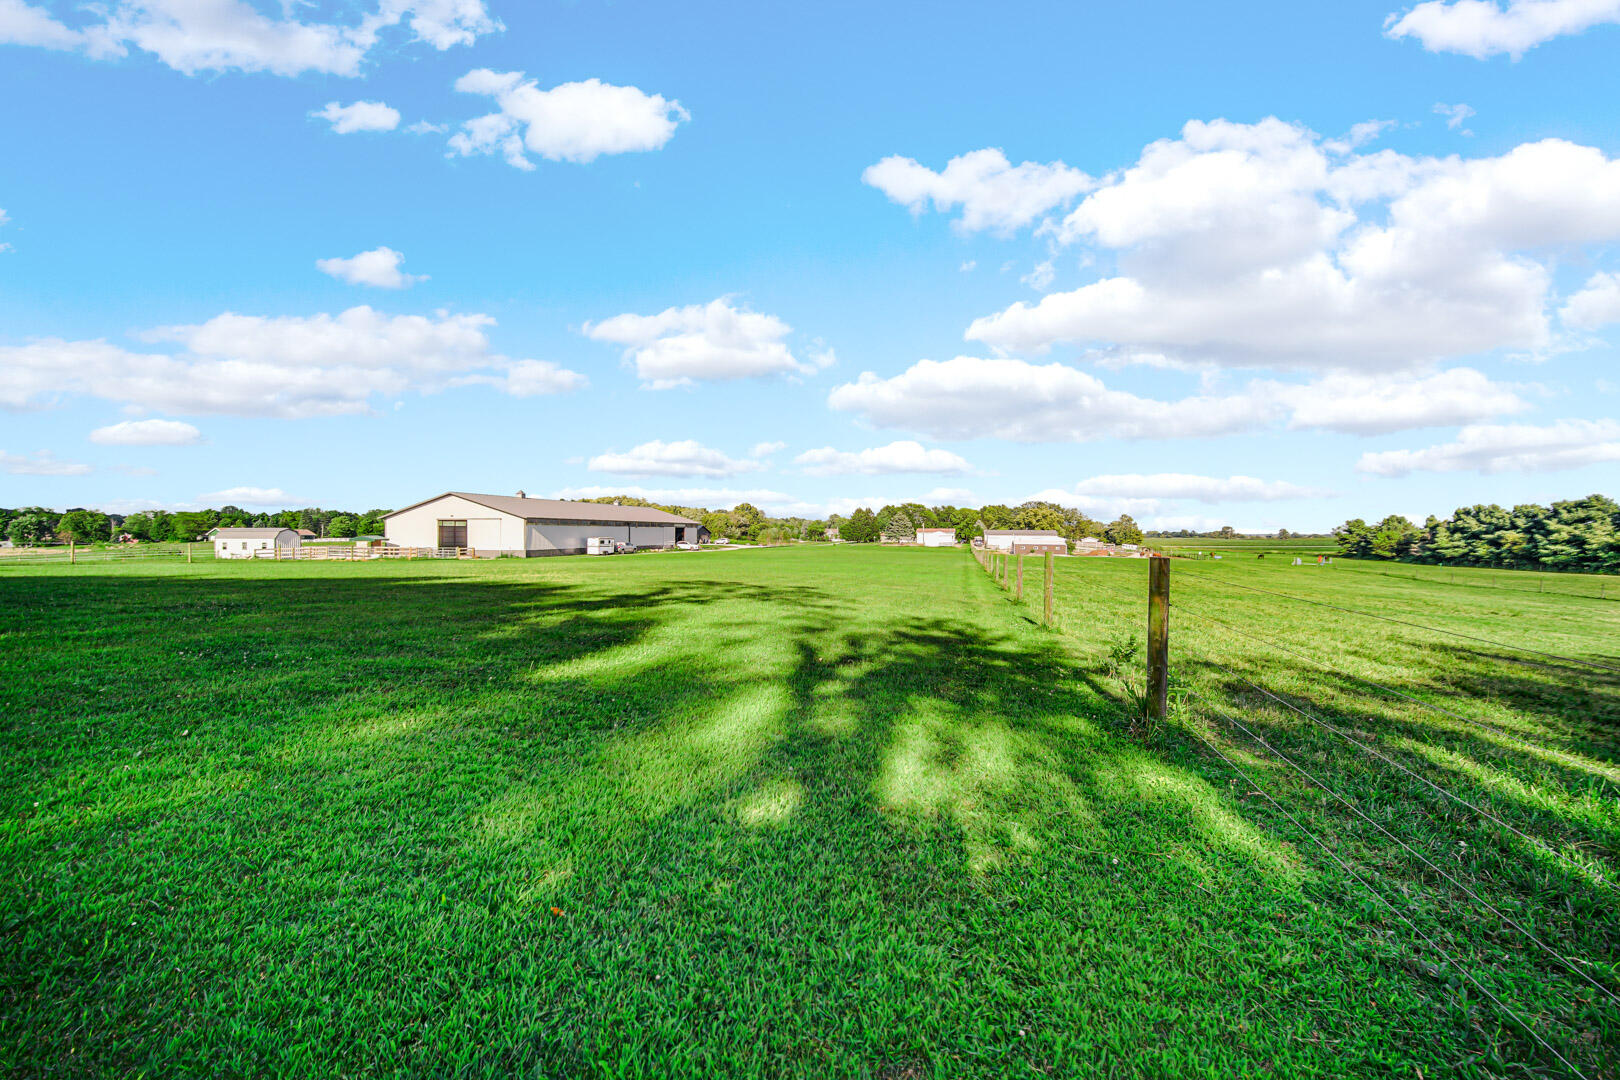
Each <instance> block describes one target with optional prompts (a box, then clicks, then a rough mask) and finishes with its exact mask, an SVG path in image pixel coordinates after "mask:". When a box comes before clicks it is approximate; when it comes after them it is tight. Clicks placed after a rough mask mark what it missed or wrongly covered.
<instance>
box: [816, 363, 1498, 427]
mask: <svg viewBox="0 0 1620 1080" xmlns="http://www.w3.org/2000/svg"><path fill="white" fill-rule="evenodd" d="M827 401H828V404H829V405H830V406H831V407H832V408H834V409H839V410H843V411H846V412H853V413H857V414H859V415H860V416H861V417H863V418H864V419H865V420H866V421H867V422H869V423H871V424H873V425H875V426H877V427H885V428H899V429H903V430H910V431H919V432H923V433H924V434H927V435H930V436H932V437H933V438H939V439H976V438H998V439H1010V440H1013V441H1016V442H1086V441H1089V440H1092V439H1101V438H1126V439H1147V438H1171V437H1176V438H1184V437H1197V436H1214V435H1233V434H1239V433H1244V432H1255V431H1262V430H1266V429H1268V428H1272V427H1275V426H1277V425H1279V424H1283V423H1286V424H1287V426H1288V427H1290V428H1294V429H1305V428H1311V429H1320V430H1327V431H1341V432H1349V433H1355V434H1370V433H1376V432H1388V431H1400V430H1406V429H1410V428H1420V427H1439V426H1449V425H1452V424H1460V423H1466V422H1469V421H1474V420H1481V419H1487V418H1490V417H1494V416H1500V415H1503V414H1506V413H1513V412H1519V411H1521V410H1523V409H1524V408H1525V407H1526V405H1525V402H1524V401H1523V399H1522V398H1521V397H1520V396H1519V394H1518V392H1517V391H1516V390H1515V388H1513V387H1511V386H1505V385H1503V384H1500V383H1496V382H1493V381H1491V380H1490V379H1489V378H1487V377H1486V376H1485V375H1483V374H1481V373H1480V372H1478V371H1475V370H1473V369H1472V368H1451V369H1447V370H1444V371H1437V372H1432V373H1422V374H1399V375H1381V376H1373V375H1359V374H1354V373H1348V372H1329V373H1327V374H1326V375H1324V376H1322V377H1320V378H1318V379H1316V380H1313V381H1310V382H1306V383H1284V382H1279V381H1275V380H1269V379H1266V380H1253V381H1251V382H1249V383H1247V384H1246V385H1244V386H1243V387H1241V388H1238V389H1236V390H1233V391H1230V392H1226V393H1218V392H1214V391H1206V392H1204V393H1201V394H1197V395H1194V396H1190V397H1185V398H1180V399H1175V400H1168V401H1166V400H1159V399H1155V398H1147V397H1142V396H1139V395H1136V394H1131V393H1128V392H1125V391H1122V390H1113V389H1110V388H1109V387H1108V386H1106V385H1105V384H1104V383H1103V381H1102V380H1101V379H1099V378H1097V376H1095V375H1092V374H1090V373H1089V372H1085V371H1081V370H1079V369H1078V368H1074V367H1070V366H1068V365H1065V364H1058V363H1048V364H1035V363H1031V362H1029V361H1027V360H1020V359H1017V358H1014V357H988V358H985V357H976V356H958V357H956V358H955V359H952V360H943V361H937V360H919V361H918V362H917V363H915V364H913V365H912V366H911V367H909V368H907V369H906V370H905V371H903V372H901V373H900V374H898V375H894V376H891V377H889V378H883V377H880V376H878V375H876V374H874V373H872V372H863V373H862V374H861V376H860V377H859V378H858V379H856V380H855V381H854V382H852V383H845V384H843V385H841V386H838V387H835V388H834V389H833V390H832V392H831V393H830V394H829V395H828V399H827Z"/></svg>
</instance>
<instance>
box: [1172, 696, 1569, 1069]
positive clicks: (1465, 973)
mask: <svg viewBox="0 0 1620 1080" xmlns="http://www.w3.org/2000/svg"><path fill="white" fill-rule="evenodd" d="M1188 693H1189V695H1190V696H1192V697H1194V698H1197V699H1198V700H1199V701H1204V702H1206V703H1207V699H1206V698H1204V697H1203V696H1202V695H1199V694H1196V693H1192V692H1191V691H1189V692H1188ZM1191 730H1193V732H1194V734H1196V735H1197V736H1198V738H1199V739H1200V740H1202V741H1203V743H1204V744H1205V745H1206V746H1208V747H1209V748H1210V749H1211V750H1213V751H1214V752H1215V754H1216V756H1217V757H1219V758H1220V759H1221V760H1222V761H1224V762H1226V764H1227V765H1228V766H1230V767H1231V769H1232V771H1233V772H1235V773H1237V774H1238V776H1240V777H1242V778H1243V780H1244V782H1245V783H1247V784H1248V785H1249V788H1250V790H1251V791H1255V792H1258V793H1259V794H1260V795H1261V796H1262V797H1263V798H1264V799H1265V800H1266V801H1267V802H1269V803H1270V804H1271V805H1272V806H1274V807H1276V809H1277V811H1278V812H1279V813H1280V814H1282V815H1283V817H1285V818H1287V819H1288V820H1289V821H1290V822H1292V823H1293V825H1294V827H1295V828H1297V829H1299V830H1300V831H1301V832H1303V833H1304V834H1305V835H1306V836H1308V837H1310V839H1311V841H1312V842H1313V843H1315V844H1316V846H1317V847H1319V848H1321V849H1322V850H1323V851H1324V852H1325V853H1326V854H1327V856H1328V857H1329V858H1331V859H1332V860H1333V861H1334V862H1335V863H1337V864H1338V865H1339V867H1340V868H1341V869H1342V870H1344V872H1345V873H1347V874H1349V875H1350V876H1351V877H1352V878H1354V879H1355V880H1356V881H1357V882H1359V883H1360V884H1361V885H1362V886H1363V887H1364V888H1366V890H1367V891H1368V892H1369V893H1371V894H1372V895H1373V897H1374V898H1375V899H1377V900H1378V902H1379V903H1381V904H1383V905H1384V907H1386V908H1388V909H1389V912H1390V914H1392V915H1394V916H1395V917H1396V918H1398V919H1400V920H1401V922H1403V923H1405V924H1406V925H1407V927H1408V928H1409V929H1410V930H1411V931H1412V933H1414V934H1415V935H1417V936H1418V938H1420V939H1421V940H1422V941H1423V942H1424V943H1425V944H1426V945H1428V946H1429V948H1430V949H1432V950H1434V952H1435V953H1437V954H1439V955H1440V956H1441V957H1443V958H1444V959H1445V961H1446V963H1448V964H1450V965H1451V966H1452V967H1453V968H1455V969H1456V971H1457V973H1458V974H1459V975H1461V976H1462V977H1463V978H1465V979H1467V980H1468V981H1469V982H1470V983H1472V984H1473V985H1474V986H1475V987H1476V988H1477V989H1478V990H1479V992H1480V993H1482V994H1484V995H1485V996H1486V997H1487V998H1488V999H1490V1001H1491V1002H1492V1003H1493V1004H1494V1005H1495V1006H1496V1007H1497V1008H1498V1009H1500V1010H1501V1011H1502V1012H1504V1013H1506V1014H1507V1015H1508V1016H1510V1017H1512V1018H1513V1020H1514V1022H1515V1023H1517V1024H1518V1025H1519V1026H1520V1027H1521V1028H1523V1029H1524V1032H1525V1034H1527V1035H1529V1036H1530V1037H1531V1038H1532V1039H1533V1040H1535V1041H1536V1042H1537V1043H1539V1044H1540V1045H1541V1047H1542V1049H1544V1050H1546V1051H1547V1053H1549V1054H1551V1055H1552V1056H1553V1057H1555V1058H1557V1059H1558V1062H1559V1064H1561V1065H1563V1066H1564V1068H1566V1069H1568V1070H1569V1071H1570V1072H1572V1073H1574V1074H1575V1075H1576V1076H1578V1077H1580V1078H1581V1080H1588V1077H1587V1076H1586V1074H1585V1073H1583V1072H1581V1070H1580V1069H1578V1068H1576V1067H1575V1066H1574V1065H1573V1064H1572V1063H1571V1062H1570V1061H1569V1059H1568V1058H1566V1057H1564V1055H1563V1054H1560V1053H1559V1052H1558V1051H1557V1050H1556V1049H1554V1048H1553V1046H1552V1044H1551V1043H1549V1042H1548V1041H1547V1040H1546V1039H1544V1038H1542V1037H1541V1035H1540V1034H1539V1033H1538V1032H1537V1031H1536V1029H1535V1028H1533V1027H1531V1026H1530V1024H1529V1023H1527V1022H1526V1021H1525V1019H1524V1018H1523V1017H1522V1016H1520V1015H1519V1014H1518V1013H1517V1012H1516V1011H1514V1010H1513V1009H1512V1008H1510V1007H1509V1006H1508V1005H1507V1004H1506V1003H1505V1002H1503V1001H1502V999H1501V998H1499V997H1497V996H1496V995H1495V994H1494V993H1492V992H1491V991H1490V989H1489V988H1488V987H1486V986H1485V984H1484V983H1482V982H1480V981H1479V980H1478V979H1476V978H1475V977H1474V975H1473V973H1472V972H1470V971H1469V970H1468V969H1467V968H1465V967H1463V966H1462V964H1461V963H1459V962H1458V961H1457V959H1456V958H1455V957H1453V956H1452V955H1451V954H1450V953H1448V952H1447V951H1446V950H1445V949H1443V948H1441V947H1440V945H1439V944H1438V943H1437V942H1435V940H1434V939H1433V938H1431V937H1430V936H1429V935H1428V934H1425V933H1424V932H1423V931H1422V930H1421V929H1419V928H1418V926H1417V924H1416V923H1414V922H1413V921H1412V920H1411V919H1410V918H1408V917H1407V915H1406V914H1405V913H1404V912H1402V911H1401V910H1400V909H1399V908H1397V907H1396V906H1395V905H1394V904H1392V903H1390V902H1389V900H1388V898H1386V897H1385V896H1384V894H1383V893H1381V892H1379V891H1378V890H1377V889H1375V888H1373V887H1372V885H1371V884H1369V883H1368V882H1367V879H1366V878H1364V877H1362V876H1361V875H1360V874H1358V873H1356V871H1355V869H1354V868H1352V867H1351V866H1350V864H1349V863H1347V862H1345V861H1344V860H1343V859H1342V858H1340V857H1339V855H1338V853H1337V852H1335V851H1334V850H1333V849H1332V848H1330V847H1328V846H1327V844H1325V843H1323V841H1322V839H1321V838H1320V837H1318V836H1317V835H1316V834H1315V833H1314V832H1312V831H1311V830H1310V829H1309V828H1308V827H1307V826H1305V825H1304V824H1303V823H1302V822H1301V821H1300V820H1299V819H1298V818H1296V817H1295V816H1294V815H1293V814H1291V813H1289V812H1288V810H1287V808H1286V807H1284V806H1283V805H1282V804H1281V803H1279V802H1278V801H1277V800H1276V799H1275V798H1273V797H1272V796H1271V794H1270V793H1269V792H1267V791H1266V790H1265V789H1263V788H1261V787H1260V786H1259V785H1258V784H1256V783H1255V782H1254V780H1253V779H1252V778H1250V776H1249V774H1248V773H1246V772H1244V771H1243V769H1242V768H1240V767H1239V766H1238V764H1237V763H1236V762H1234V761H1233V760H1232V759H1231V758H1229V757H1227V756H1226V754H1225V753H1224V752H1223V751H1222V750H1221V748H1220V747H1219V746H1218V745H1216V743H1215V742H1214V740H1212V739H1210V738H1209V737H1208V736H1207V735H1205V734H1204V733H1203V732H1201V731H1198V730H1197V729H1196V728H1192V729H1191Z"/></svg>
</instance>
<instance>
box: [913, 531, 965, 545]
mask: <svg viewBox="0 0 1620 1080" xmlns="http://www.w3.org/2000/svg"><path fill="white" fill-rule="evenodd" d="M917 543H919V544H921V545H922V546H923V547H955V546H956V530H955V529H918V530H917Z"/></svg>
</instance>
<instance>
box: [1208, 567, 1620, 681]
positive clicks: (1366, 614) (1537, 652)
mask: <svg viewBox="0 0 1620 1080" xmlns="http://www.w3.org/2000/svg"><path fill="white" fill-rule="evenodd" d="M1190 576H1191V577H1193V578H1194V579H1196V580H1199V581H1213V582H1216V583H1217V584H1221V585H1229V586H1231V587H1232V588H1234V589H1248V590H1249V591H1250V592H1259V593H1267V594H1269V595H1271V596H1280V597H1282V598H1283V599H1285V600H1297V601H1299V602H1300V603H1302V604H1315V605H1316V606H1318V607H1325V608H1332V609H1333V610H1334V611H1342V612H1344V613H1345V614H1347V615H1357V616H1360V617H1361V618H1364V619H1377V620H1378V621H1379V622H1387V623H1394V624H1395V625H1397V626H1407V627H1411V628H1412V629H1415V630H1426V631H1428V632H1429V633H1432V634H1445V635H1447V636H1449V637H1454V638H1461V639H1462V640H1464V641H1476V642H1479V643H1480V644H1483V645H1490V646H1493V647H1494V648H1498V649H1506V650H1508V651H1509V652H1521V653H1529V654H1530V655H1532V656H1541V657H1545V658H1547V659H1549V660H1558V661H1560V662H1562V663H1566V664H1579V665H1581V666H1583V667H1589V668H1594V669H1596V670H1599V671H1612V672H1614V673H1615V674H1620V667H1616V666H1614V665H1613V664H1604V663H1601V662H1599V661H1597V660H1585V659H1582V658H1581V657H1578V656H1564V655H1562V654H1560V653H1554V652H1547V651H1545V650H1543V649H1529V648H1525V647H1524V646H1522V645H1509V644H1507V643H1505V642H1501V641H1496V640H1494V639H1492V638H1485V637H1478V636H1477V635H1474V634H1465V633H1463V632H1461V631H1460V630H1444V629H1442V628H1440V627H1438V626H1426V625H1424V624H1423V623H1415V622H1409V621H1408V620H1406V619H1396V618H1392V617H1390V616H1388V615H1375V614H1373V613H1372V612H1370V611H1358V610H1356V609H1355V608H1347V607H1342V606H1340V605H1339V604H1332V603H1329V602H1328V601H1326V600H1312V599H1311V598H1310V597H1308V596H1295V595H1294V594H1292V593H1285V592H1278V591H1277V590H1275V589H1262V588H1261V587H1260V586H1258V585H1245V584H1243V583H1242V582H1238V581H1229V580H1227V579H1226V578H1223V577H1219V576H1217V575H1215V574H1206V573H1204V572H1202V571H1197V570H1195V571H1193V573H1192V574H1191V575H1190ZM1502 659H1504V660H1508V661H1510V662H1512V663H1518V664H1530V663H1532V661H1529V660H1521V659H1519V658H1517V657H1512V656H1504V657H1502Z"/></svg>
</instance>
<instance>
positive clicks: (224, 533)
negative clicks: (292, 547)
mask: <svg viewBox="0 0 1620 1080" xmlns="http://www.w3.org/2000/svg"><path fill="white" fill-rule="evenodd" d="M292 531H293V530H292V529H250V528H246V527H243V526H237V525H229V526H224V527H221V528H218V529H210V530H208V535H209V536H212V537H213V538H214V539H216V540H274V539H275V538H276V537H278V536H280V535H281V534H282V533H284V532H292Z"/></svg>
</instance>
